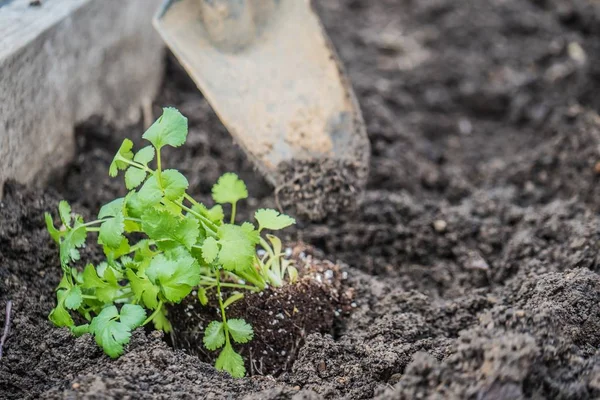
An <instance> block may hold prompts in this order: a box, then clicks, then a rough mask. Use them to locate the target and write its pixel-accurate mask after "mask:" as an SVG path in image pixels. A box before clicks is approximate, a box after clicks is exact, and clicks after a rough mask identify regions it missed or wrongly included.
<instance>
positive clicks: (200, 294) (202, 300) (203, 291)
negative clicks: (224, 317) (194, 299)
mask: <svg viewBox="0 0 600 400" xmlns="http://www.w3.org/2000/svg"><path fill="white" fill-rule="evenodd" d="M198 300H199V301H200V304H202V305H203V306H205V305H207V304H208V297H207V296H206V289H204V288H203V287H199V288H198Z"/></svg>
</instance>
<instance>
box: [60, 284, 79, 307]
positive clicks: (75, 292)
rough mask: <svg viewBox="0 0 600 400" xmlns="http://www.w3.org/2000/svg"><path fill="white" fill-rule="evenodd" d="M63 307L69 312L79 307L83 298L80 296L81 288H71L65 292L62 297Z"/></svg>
mask: <svg viewBox="0 0 600 400" xmlns="http://www.w3.org/2000/svg"><path fill="white" fill-rule="evenodd" d="M64 301H65V307H66V308H68V309H70V310H76V309H78V308H79V306H81V303H82V302H83V297H82V294H81V288H80V287H79V286H73V287H72V288H71V289H69V290H68V291H67V293H66V294H65V297H64Z"/></svg>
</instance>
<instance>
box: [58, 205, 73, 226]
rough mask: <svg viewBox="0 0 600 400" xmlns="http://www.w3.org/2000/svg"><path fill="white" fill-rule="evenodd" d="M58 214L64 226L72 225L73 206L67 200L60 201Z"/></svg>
mask: <svg viewBox="0 0 600 400" xmlns="http://www.w3.org/2000/svg"><path fill="white" fill-rule="evenodd" d="M58 214H59V215H60V220H61V221H62V223H63V225H64V226H71V206H70V205H69V203H67V201H66V200H61V201H60V202H59V203H58Z"/></svg>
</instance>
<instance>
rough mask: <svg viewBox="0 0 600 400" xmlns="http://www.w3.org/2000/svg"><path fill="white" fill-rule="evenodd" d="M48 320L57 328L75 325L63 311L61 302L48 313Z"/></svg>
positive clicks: (66, 312) (67, 313)
mask: <svg viewBox="0 0 600 400" xmlns="http://www.w3.org/2000/svg"><path fill="white" fill-rule="evenodd" d="M48 319H50V321H52V323H53V324H54V325H56V326H58V327H63V326H73V325H75V323H74V322H73V318H71V315H70V314H69V312H68V311H67V310H66V309H65V307H64V306H63V303H62V302H61V301H59V302H58V304H57V305H56V307H54V308H53V309H52V311H50V315H48Z"/></svg>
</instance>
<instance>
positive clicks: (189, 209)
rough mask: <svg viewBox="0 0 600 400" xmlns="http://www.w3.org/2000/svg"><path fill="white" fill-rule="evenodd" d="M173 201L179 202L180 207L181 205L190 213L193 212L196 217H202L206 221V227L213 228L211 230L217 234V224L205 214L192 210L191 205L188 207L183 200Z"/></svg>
mask: <svg viewBox="0 0 600 400" xmlns="http://www.w3.org/2000/svg"><path fill="white" fill-rule="evenodd" d="M173 203H175V204H177V205H178V206H179V207H181V208H182V209H183V210H185V211H187V212H189V213H190V214H192V215H193V216H195V217H196V218H198V219H200V220H201V221H202V222H204V224H205V225H206V227H207V228H208V229H210V230H211V232H212V233H213V234H214V235H216V234H217V226H216V225H215V224H214V223H213V222H212V221H211V220H209V219H208V218H206V217H205V216H203V215H201V214H198V213H197V212H196V211H194V210H192V209H191V208H189V207H186V206H185V205H184V204H183V203H182V202H177V201H174V202H173Z"/></svg>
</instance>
